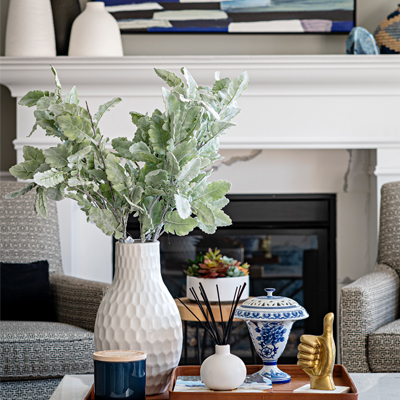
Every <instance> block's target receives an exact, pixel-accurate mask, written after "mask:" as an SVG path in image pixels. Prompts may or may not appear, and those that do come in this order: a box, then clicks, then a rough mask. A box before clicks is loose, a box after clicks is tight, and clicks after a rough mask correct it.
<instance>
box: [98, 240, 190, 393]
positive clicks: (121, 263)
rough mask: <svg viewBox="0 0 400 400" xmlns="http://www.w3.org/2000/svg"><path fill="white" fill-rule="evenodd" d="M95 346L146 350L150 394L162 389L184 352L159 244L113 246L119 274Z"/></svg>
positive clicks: (107, 297) (103, 304) (107, 298)
mask: <svg viewBox="0 0 400 400" xmlns="http://www.w3.org/2000/svg"><path fill="white" fill-rule="evenodd" d="M94 341H95V347H96V351H101V350H139V351H144V352H146V353H147V363H146V394H147V395H151V394H159V393H163V392H164V391H165V390H166V389H167V387H168V384H169V381H170V376H171V372H172V370H173V368H174V367H176V366H177V365H178V363H179V360H180V357H181V352H182V323H181V318H180V315H179V311H178V308H177V306H176V304H175V301H174V299H173V298H172V296H171V294H170V293H169V291H168V289H167V287H166V286H165V284H164V282H163V280H162V277H161V267H160V244H159V242H151V243H140V242H139V243H131V244H125V243H119V242H117V243H116V245H115V276H114V280H113V283H112V285H111V287H110V289H109V290H108V292H107V293H106V295H105V296H104V299H103V301H102V302H101V304H100V307H99V310H98V312H97V318H96V323H95V329H94Z"/></svg>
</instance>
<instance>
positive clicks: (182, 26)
mask: <svg viewBox="0 0 400 400" xmlns="http://www.w3.org/2000/svg"><path fill="white" fill-rule="evenodd" d="M102 1H104V3H105V5H106V9H107V10H108V11H109V12H110V13H111V14H112V15H113V16H114V17H115V18H116V19H117V21H118V24H119V27H120V29H121V31H122V33H139V32H148V33H161V32H166V33H167V32H173V33H188V32H192V33H194V32H195V33H348V32H350V31H351V29H352V28H353V27H354V19H355V0H224V1H220V0H154V1H151V0H102Z"/></svg>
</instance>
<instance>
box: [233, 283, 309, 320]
mask: <svg viewBox="0 0 400 400" xmlns="http://www.w3.org/2000/svg"><path fill="white" fill-rule="evenodd" d="M264 290H265V291H266V292H267V295H266V296H261V297H252V298H250V299H248V300H246V301H245V302H244V303H243V304H242V305H240V306H238V307H237V309H236V311H235V318H237V319H242V320H252V321H253V320H256V321H276V320H280V321H282V320H287V321H296V320H299V319H305V318H307V317H308V312H307V311H306V310H305V308H304V307H302V306H301V305H300V304H299V303H297V301H294V300H292V299H289V298H288V297H281V296H273V295H272V293H273V292H274V291H275V289H269V288H268V289H264Z"/></svg>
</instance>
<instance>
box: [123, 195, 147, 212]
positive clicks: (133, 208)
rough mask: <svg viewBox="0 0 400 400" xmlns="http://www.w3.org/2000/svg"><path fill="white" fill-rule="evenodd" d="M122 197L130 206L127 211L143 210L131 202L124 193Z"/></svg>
mask: <svg viewBox="0 0 400 400" xmlns="http://www.w3.org/2000/svg"><path fill="white" fill-rule="evenodd" d="M124 199H125V200H126V201H127V203H128V204H129V205H130V206H131V207H130V210H129V212H134V211H140V212H144V210H143V208H142V207H140V206H138V205H137V204H135V203H133V202H132V201H130V200H129V198H128V197H127V196H126V195H124Z"/></svg>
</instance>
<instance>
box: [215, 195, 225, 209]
mask: <svg viewBox="0 0 400 400" xmlns="http://www.w3.org/2000/svg"><path fill="white" fill-rule="evenodd" d="M228 204H229V199H227V198H226V197H225V196H224V197H221V198H220V199H218V200H215V201H213V202H212V205H213V206H214V207H217V208H218V209H221V208H224V207H225V206H226V205H228Z"/></svg>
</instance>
